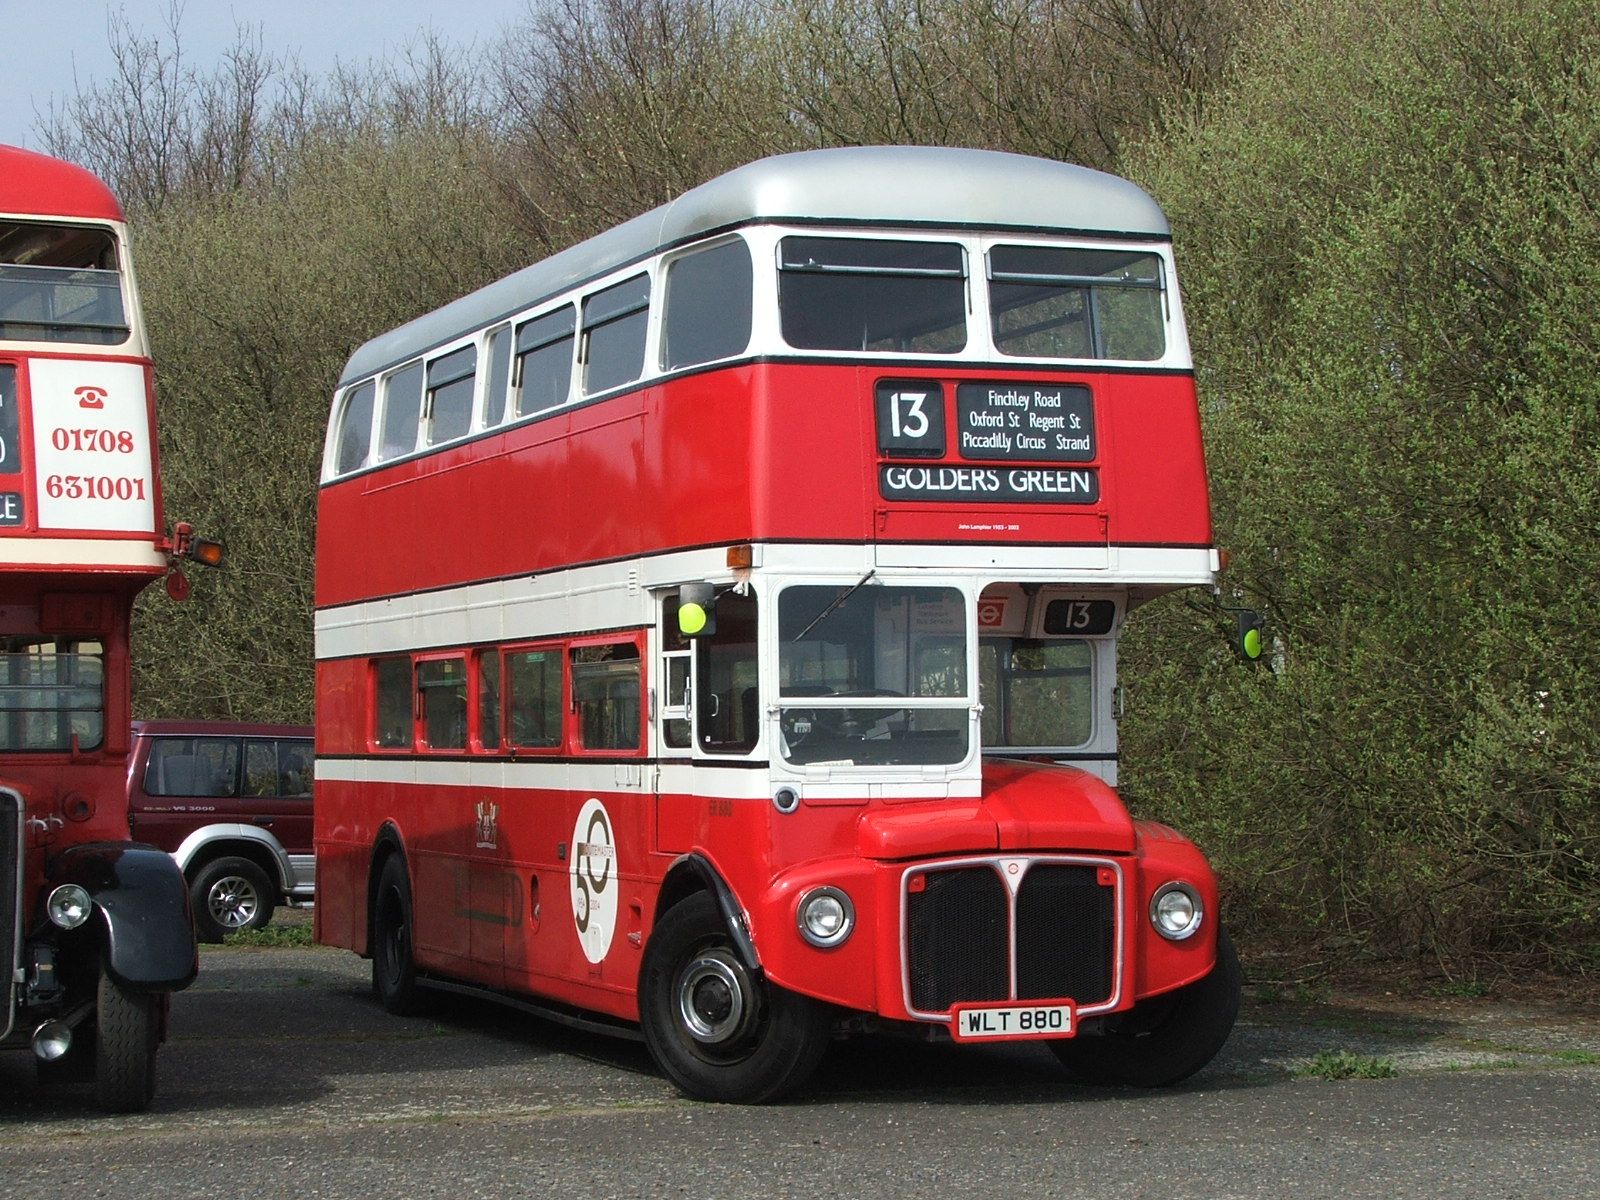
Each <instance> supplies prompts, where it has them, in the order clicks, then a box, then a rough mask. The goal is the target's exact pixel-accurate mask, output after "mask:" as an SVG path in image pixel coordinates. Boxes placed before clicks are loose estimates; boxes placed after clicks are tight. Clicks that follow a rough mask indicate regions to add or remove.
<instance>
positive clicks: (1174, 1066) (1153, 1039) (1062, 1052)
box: [1050, 929, 1241, 1088]
mask: <svg viewBox="0 0 1600 1200" xmlns="http://www.w3.org/2000/svg"><path fill="white" fill-rule="evenodd" d="M1240 982H1241V974H1240V971H1239V956H1238V955H1237V954H1236V953H1235V952H1234V949H1233V941H1232V940H1231V939H1230V938H1229V937H1228V932H1227V930H1225V929H1219V930H1218V931H1217V965H1216V966H1215V967H1213V968H1212V969H1211V973H1210V974H1209V975H1207V976H1206V977H1205V978H1203V979H1197V980H1195V982H1193V983H1191V984H1189V985H1188V986H1186V987H1181V988H1178V989H1177V990H1176V991H1173V992H1168V993H1166V994H1164V995H1160V996H1152V997H1151V998H1150V999H1148V1000H1145V1001H1142V1002H1141V1003H1139V1004H1136V1005H1134V1007H1133V1011H1132V1012H1129V1013H1127V1014H1125V1015H1124V1016H1123V1017H1122V1018H1121V1020H1120V1021H1119V1023H1118V1024H1117V1025H1116V1026H1115V1027H1114V1028H1111V1029H1108V1030H1107V1031H1106V1032H1105V1033H1104V1034H1102V1035H1101V1036H1099V1037H1095V1036H1086V1037H1077V1038H1070V1039H1066V1040H1063V1041H1053V1042H1051V1043H1050V1048H1051V1049H1052V1050H1054V1051H1055V1052H1056V1057H1057V1058H1059V1059H1060V1060H1061V1065H1062V1066H1063V1067H1065V1068H1066V1070H1067V1074H1068V1075H1069V1076H1071V1077H1072V1078H1073V1079H1074V1080H1075V1081H1077V1082H1078V1083H1088V1084H1114V1085H1122V1086H1126V1087H1148V1088H1154V1087H1170V1086H1171V1085H1173V1084H1175V1083H1181V1082H1182V1081H1183V1080H1185V1079H1187V1078H1189V1076H1191V1075H1193V1074H1194V1073H1195V1072H1196V1071H1198V1070H1199V1069H1200V1068H1201V1067H1203V1066H1205V1065H1206V1064H1207V1063H1208V1062H1210V1061H1211V1060H1212V1059H1213V1058H1215V1057H1216V1055H1217V1051H1219V1050H1221V1049H1222V1044H1223V1043H1224V1042H1226V1041H1227V1040H1228V1034H1229V1032H1230V1031H1231V1030H1232V1029H1233V1022H1234V1018H1236V1017H1237V1016H1238V1015H1239V989H1240Z"/></svg>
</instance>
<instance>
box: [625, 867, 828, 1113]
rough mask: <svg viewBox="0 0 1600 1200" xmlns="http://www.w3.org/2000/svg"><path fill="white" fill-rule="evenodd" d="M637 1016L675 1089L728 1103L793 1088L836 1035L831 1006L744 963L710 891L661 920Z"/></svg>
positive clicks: (648, 952) (649, 949)
mask: <svg viewBox="0 0 1600 1200" xmlns="http://www.w3.org/2000/svg"><path fill="white" fill-rule="evenodd" d="M639 1018H640V1021H641V1023H642V1024H643V1026H644V1038H645V1042H646V1044H647V1045H648V1046H649V1047H650V1053H651V1055H652V1056H653V1057H654V1058H655V1060H656V1063H657V1064H658V1065H659V1066H660V1067H661V1069H662V1071H663V1072H665V1073H666V1075H667V1077H668V1078H669V1079H671V1080H672V1082H673V1083H675V1084H677V1086H678V1087H679V1088H680V1089H681V1090H682V1091H684V1092H685V1093H686V1094H688V1095H690V1096H693V1097H695V1098H697V1099H700V1100H718V1101H722V1102H724V1103H729V1104H761V1103H764V1102H766V1101H769V1100H776V1099H778V1098H780V1097H782V1096H784V1095H786V1094H787V1093H789V1092H792V1091H793V1090H794V1089H795V1088H797V1087H799V1086H800V1085H801V1084H803V1083H804V1082H805V1081H806V1080H807V1079H808V1078H809V1077H810V1076H811V1073H812V1072H813V1071H814V1070H815V1069H816V1066H817V1063H818V1062H819V1061H820V1060H821V1058H822V1055H823V1052H824V1051H826V1050H827V1048H828V1041H829V1037H830V1033H831V1028H830V1024H831V1023H830V1020H829V1017H828V1012H827V1009H826V1008H825V1007H824V1006H822V1005H820V1004H818V1003H817V1002H816V1001H814V1000H810V999H807V998H806V997H804V996H798V995H796V994H795V993H793V992H788V991H785V990H783V989H782V988H778V987H774V986H773V985H771V984H770V983H768V982H767V981H766V980H765V979H763V978H761V976H760V975H759V974H757V973H753V972H751V971H750V970H749V969H748V968H747V967H746V966H745V965H744V964H743V963H742V962H741V961H740V959H739V955H738V953H737V952H736V951H735V949H734V947H733V941H732V939H731V938H730V937H729V936H728V930H727V927H726V926H725V925H724V924H723V923H722V916H721V914H720V913H719V912H718V911H717V905H716V901H715V900H713V899H712V897H711V896H710V895H708V894H707V893H704V892H701V893H698V894H697V895H694V896H691V897H689V898H688V899H687V900H683V901H681V902H680V903H678V904H675V905H673V906H672V907H671V908H669V909H668V910H667V911H666V912H665V913H663V914H662V916H661V919H660V920H659V921H657V922H656V927H655V931H654V932H653V933H652V934H651V936H650V943H649V945H648V946H646V947H645V952H644V967H643V970H642V971H641V972H640V976H639Z"/></svg>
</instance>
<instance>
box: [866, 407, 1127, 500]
mask: <svg viewBox="0 0 1600 1200" xmlns="http://www.w3.org/2000/svg"><path fill="white" fill-rule="evenodd" d="M877 409H878V411H877V417H878V448H879V451H880V453H883V454H884V455H885V456H889V457H897V458H898V457H911V456H918V457H928V456H938V457H942V456H943V455H944V453H945V433H944V430H945V425H944V420H943V412H944V409H943V389H942V388H941V387H940V386H939V385H938V384H936V383H931V382H930V381H922V382H921V383H912V382H907V381H898V382H888V381H885V382H883V383H880V384H879V386H878V396H877ZM951 449H953V450H954V451H955V454H956V455H957V456H959V457H960V458H962V459H966V460H969V461H971V460H975V461H976V462H978V463H979V464H981V465H977V466H965V465H948V464H935V463H929V464H927V465H919V464H912V463H884V464H880V466H879V468H878V494H879V495H880V496H882V497H883V498H884V499H885V500H922V501H945V502H950V503H972V502H977V503H991V504H1095V503H1097V502H1098V501H1099V499H1100V473H1099V471H1098V470H1097V469H1095V468H1093V467H1087V466H1071V467H1068V466H1056V465H1051V466H1040V465H1035V464H1040V463H1049V464H1065V463H1088V462H1091V461H1093V460H1094V458H1095V457H1096V456H1097V454H1098V452H1099V451H1098V448H1097V446H1096V439H1095V428H1094V404H1093V401H1092V398H1091V396H1090V394H1089V389H1088V388H1087V387H1084V386H1083V385H1081V384H1060V383H1031V382H1016V381H1008V382H982V381H979V382H969V383H960V384H957V385H956V412H955V445H954V446H953V447H951ZM1011 463H1014V464H1016V465H1014V466H1013V465H1007V464H1011ZM1023 464H1030V465H1023Z"/></svg>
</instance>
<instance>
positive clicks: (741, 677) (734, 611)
mask: <svg viewBox="0 0 1600 1200" xmlns="http://www.w3.org/2000/svg"><path fill="white" fill-rule="evenodd" d="M756 612H757V604H756V597H755V595H754V593H749V594H745V595H741V594H740V593H738V592H736V591H732V590H729V591H719V592H718V593H717V601H716V622H717V625H716V632H714V633H711V634H707V635H704V636H701V637H698V638H694V639H693V640H692V641H691V640H690V639H686V638H684V637H683V635H682V634H680V633H679V632H678V599H677V597H676V596H668V597H666V599H665V600H664V601H663V603H662V642H661V644H662V671H661V675H662V681H663V687H664V689H665V692H664V700H663V703H662V707H661V715H662V726H661V736H662V741H663V743H664V744H665V746H666V748H667V749H668V750H669V751H670V750H673V749H684V748H687V747H688V746H689V745H690V744H691V742H692V744H693V745H694V746H696V747H698V749H699V750H700V751H701V752H702V753H705V754H748V753H750V751H752V750H754V749H755V747H756V743H757V742H759V741H760V740H761V679H760V673H759V667H758V662H759V659H758V656H757V643H756ZM691 731H692V732H691Z"/></svg>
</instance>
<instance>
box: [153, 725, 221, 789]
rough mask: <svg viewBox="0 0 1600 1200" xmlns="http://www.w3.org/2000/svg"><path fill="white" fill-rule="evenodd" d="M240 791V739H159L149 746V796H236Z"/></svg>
mask: <svg viewBox="0 0 1600 1200" xmlns="http://www.w3.org/2000/svg"><path fill="white" fill-rule="evenodd" d="M238 788H239V739H238V738H214V737H178V738H160V739H158V740H157V741H156V744H155V745H154V746H152V747H150V764H149V766H147V767H146V768H145V771H144V790H145V794H146V795H148V796H233V795H237V794H238Z"/></svg>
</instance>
